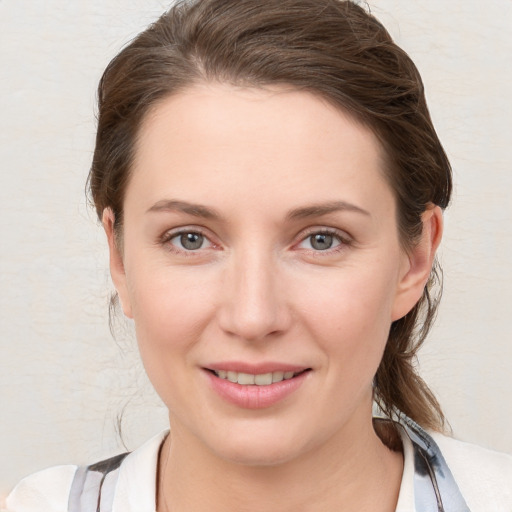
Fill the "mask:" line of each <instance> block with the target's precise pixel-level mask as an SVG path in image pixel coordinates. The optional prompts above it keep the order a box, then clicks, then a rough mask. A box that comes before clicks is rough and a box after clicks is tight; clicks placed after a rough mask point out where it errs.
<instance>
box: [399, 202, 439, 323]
mask: <svg viewBox="0 0 512 512" xmlns="http://www.w3.org/2000/svg"><path fill="white" fill-rule="evenodd" d="M421 219H422V224H423V228H422V233H421V238H420V240H419V241H418V243H417V244H416V245H415V246H414V247H413V248H412V249H411V250H410V251H409V252H408V253H407V255H406V260H407V261H406V264H405V265H404V271H403V273H402V275H401V276H400V280H399V283H398V287H397V293H396V297H395V302H394V304H393V311H392V318H391V320H392V321H395V320H398V319H400V318H402V317H403V316H405V315H406V314H407V313H408V312H409V311H411V309H412V308H413V307H414V306H415V305H416V303H417V302H418V301H419V300H420V298H421V296H422V294H423V290H424V288H425V285H426V283H427V281H428V278H429V276H430V271H431V270H432V265H433V264H434V258H435V255H436V251H437V248H438V247H439V244H440V243H441V238H442V234H443V213H442V210H441V208H440V207H439V206H435V205H432V204H431V205H429V206H427V208H426V210H425V211H424V212H423V214H422V216H421Z"/></svg>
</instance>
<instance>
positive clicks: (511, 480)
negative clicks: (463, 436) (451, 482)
mask: <svg viewBox="0 0 512 512" xmlns="http://www.w3.org/2000/svg"><path fill="white" fill-rule="evenodd" d="M431 435H432V438H433V439H434V441H435V442H436V443H437V445H438V446H439V448H440V450H441V453H442V454H443V457H444V458H445V460H446V463H447V464H448V467H449V468H450V470H451V472H452V474H453V476H454V478H455V480H456V482H457V484H458V486H459V489H460V490H461V492H462V495H463V496H464V498H465V499H466V502H467V504H468V506H469V508H470V509H471V510H472V511H475V512H479V511H485V512H488V511H490V510H496V511H498V510H500V511H501V510H507V511H508V510H510V511H512V455H508V454H506V453H500V452H495V451H493V450H488V449H486V448H482V447H481V446H477V445H474V444H471V443H465V442H462V441H458V440H456V439H453V438H451V437H448V436H444V435H442V434H437V433H434V434H432V433H431ZM505 507H506V508H505Z"/></svg>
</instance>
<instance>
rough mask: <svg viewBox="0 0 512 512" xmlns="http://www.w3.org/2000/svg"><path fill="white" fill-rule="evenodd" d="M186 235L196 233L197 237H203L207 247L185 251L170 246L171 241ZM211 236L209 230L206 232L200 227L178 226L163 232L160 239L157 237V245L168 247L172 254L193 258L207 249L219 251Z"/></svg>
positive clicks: (172, 245)
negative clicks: (207, 243) (206, 241)
mask: <svg viewBox="0 0 512 512" xmlns="http://www.w3.org/2000/svg"><path fill="white" fill-rule="evenodd" d="M187 233H196V234H198V235H201V236H203V237H204V238H205V239H206V240H208V242H209V244H210V245H208V246H207V247H204V248H201V249H197V250H186V249H180V248H179V247H177V246H176V245H174V244H171V243H170V242H171V240H172V239H174V238H176V237H178V236H180V235H184V234H187ZM212 238H213V236H212V235H211V233H210V231H209V230H206V229H204V228H202V227H201V226H194V225H190V226H179V227H176V228H172V229H168V230H167V231H165V232H164V233H163V234H162V235H161V236H160V237H159V240H158V241H159V243H160V244H161V245H167V246H170V247H169V249H170V250H172V251H173V252H176V253H179V254H185V255H187V256H193V255H197V254H198V253H201V252H204V251H205V250H207V249H212V248H214V249H217V250H218V249H219V248H220V245H219V244H218V243H216V242H215V241H214V240H212Z"/></svg>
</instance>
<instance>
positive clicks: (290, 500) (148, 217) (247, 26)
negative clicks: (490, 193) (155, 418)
mask: <svg viewBox="0 0 512 512" xmlns="http://www.w3.org/2000/svg"><path fill="white" fill-rule="evenodd" d="M89 183H90V189H91V195H92V197H93V200H94V203H95V206H96V210H97V213H98V216H99V218H100V219H101V220H102V223H103V226H104V228H105V232H106V234H107V239H108V243H109V248H110V268H111V274H112V278H113V281H114V284H115V286H116V289H117V291H118V295H119V300H120V304H121V306H122V310H123V312H124V314H125V315H126V316H127V317H129V318H133V320H134V323H135V329H136V334H137V340H138V343H139V348H140V352H141V356H142V360H143V362H144V365H145V368H146V371H147V373H148V376H149V378H150V380H151V382H152V384H153V385H154V387H155V389H156V390H157V392H158V393H159V395H160V396H161V398H162V400H163V401H164V403H165V404H166V406H167V407H168V409H169V422H170V434H169V435H167V432H165V433H162V434H161V435H160V436H158V437H157V438H155V439H153V440H151V441H149V442H148V444H147V445H145V446H143V447H142V448H140V449H139V450H136V451H135V452H133V453H132V454H130V455H128V456H124V455H123V456H118V457H115V458H114V459H109V460H108V461H104V462H102V463H98V464H95V465H92V466H89V467H88V468H78V469H77V468H76V467H75V466H63V467H58V468H52V469H49V470H46V471H43V472H41V473H39V474H36V475H34V476H32V477H29V478H28V479H26V480H25V481H23V482H22V483H21V484H20V485H19V486H18V487H17V488H16V489H15V491H13V493H12V494H11V497H10V498H9V499H8V502H7V504H8V507H9V508H10V509H12V510H14V511H16V510H45V511H48V510H56V511H57V510H71V511H78V510H102V511H103V510H113V511H130V510H133V511H135V510H136V511H153V510H158V511H159V512H161V511H163V512H166V511H169V510H172V511H177V512H180V511H196V510H204V509H205V508H206V507H208V509H209V510H227V509H236V510H256V509H261V508H262V507H266V508H270V509H272V510H276V511H281V510H283V511H284V510H305V511H317V510H319V511H320V510H321V511H330V510H333V511H334V510H336V511H344V510H347V511H348V510H350V511H353V510H372V511H377V512H379V511H382V512H385V511H404V512H405V511H411V510H417V511H422V510H425V511H427V510H440V511H441V510H446V511H450V510H453V511H455V510H456V511H466V510H471V511H473V512H474V511H480V510H481V511H484V510H485V511H488V510H510V509H511V508H512V495H511V489H512V485H511V484H512V459H511V457H509V456H506V455H500V454H494V453H491V452H488V451H485V450H483V449H479V448H475V447H473V446H468V445H464V444H462V443H458V442H457V441H454V440H451V439H449V438H448V437H445V436H444V435H442V432H443V430H444V417H443V413H442V411H441V409H440V407H439V404H438V403H437V401H436V400H435V398H434V396H433V395H432V393H431V392H430V391H429V389H428V387H427V386H426V385H425V383H424V382H423V381H422V380H421V379H420V377H419V376H418V375H417V374H416V373H415V371H414V367H413V362H414V356H415V353H416V351H417V349H418V347H419V345H420V344H421V343H422V341H423V339H424V337H425V335H426V334H427V331H428V329H429V327H430V324H431V321H432V319H433V316H434V313H435V308H436V305H437V301H436V299H435V297H433V296H432V295H431V291H432V287H433V285H434V284H435V276H436V273H435V253H436V249H437V247H438V245H439V243H440V240H441V235H442V225H443V220H442V209H444V208H445V207H446V206H447V205H448V203H449V198H450V193H451V172H450V166H449V163H448V160H447V158H446V155H445V153H444V151H443V148H442V146H441V144H440V142H439V140H438V138H437V135H436V133H435V130H434V128H433V126H432V122H431V120H430V116H429V114H428V110H427V106H426V103H425V98H424V94H423V87H422V83H421V79H420V77H419V74H418V72H417V70H416V68H415V66H414V64H413V63H412V62H411V60H410V59H409V58H408V56H407V55H406V54H405V53H404V52H403V51H402V50H400V49H399V48H398V47H397V46H396V45H395V44H394V43H393V42H392V41H391V39H390V37H389V35H388V34H387V32H386V31H385V29H384V28H383V27H382V25H380V23H379V22H378V21H377V20H376V19H375V18H373V17H372V16H370V15H368V14H367V13H366V12H365V11H364V10H363V9H362V8H360V7H358V6H357V5H355V4H354V3H351V2H343V1H337V0H284V1H283V0H267V1H265V2H263V1H254V0H228V1H227V0H202V1H201V0H200V1H194V2H185V3H180V4H178V5H177V6H175V7H173V8H172V9H171V10H170V11H169V12H168V13H167V14H165V15H163V16H162V17H161V18H160V19H159V20H158V21H157V22H156V23H155V24H154V25H153V26H151V27H150V28H148V29H147V30H146V31H144V32H143V33H142V34H140V35H139V36H138V37H137V38H136V39H135V40H134V41H133V42H132V43H131V44H130V45H129V46H128V47H126V48H125V49H124V50H123V51H122V52H121V53H120V54H119V55H118V56H117V57H116V58H115V59H114V60H113V61H112V62H111V64H110V65H109V66H108V68H107V70H106V71H105V74H104V76H103V78H102V81H101V83H100V86H99V121H98V132H97V140H96V149H95V154H94V159H93V164H92V169H91V174H90V181H89ZM433 269H434V270H433ZM374 401H376V402H377V404H378V405H379V407H380V409H381V411H382V412H383V416H384V418H383V419H372V404H373V402H374Z"/></svg>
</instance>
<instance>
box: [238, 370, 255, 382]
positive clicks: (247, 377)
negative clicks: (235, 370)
mask: <svg viewBox="0 0 512 512" xmlns="http://www.w3.org/2000/svg"><path fill="white" fill-rule="evenodd" d="M254 377H255V375H251V374H250V373H242V372H240V373H239V374H238V384H243V385H247V384H254Z"/></svg>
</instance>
